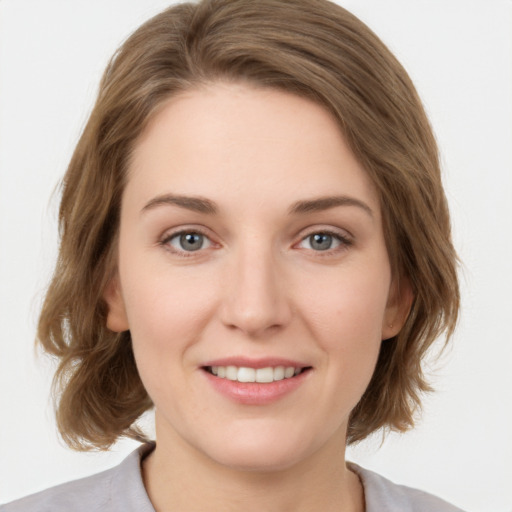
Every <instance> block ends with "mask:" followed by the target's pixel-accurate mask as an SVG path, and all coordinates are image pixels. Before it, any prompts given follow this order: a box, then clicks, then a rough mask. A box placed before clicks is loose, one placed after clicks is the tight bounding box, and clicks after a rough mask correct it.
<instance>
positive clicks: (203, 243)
mask: <svg viewBox="0 0 512 512" xmlns="http://www.w3.org/2000/svg"><path fill="white" fill-rule="evenodd" d="M162 244H163V245H167V246H170V247H171V248H172V250H173V251H174V252H196V251H199V250H201V249H207V248H208V247H210V246H211V245H212V242H211V240H210V239H209V238H208V237H207V236H206V235H203V234H202V233H199V232H197V231H180V232H179V233H174V234H172V235H170V236H168V237H166V238H165V239H164V240H163V241H162Z"/></svg>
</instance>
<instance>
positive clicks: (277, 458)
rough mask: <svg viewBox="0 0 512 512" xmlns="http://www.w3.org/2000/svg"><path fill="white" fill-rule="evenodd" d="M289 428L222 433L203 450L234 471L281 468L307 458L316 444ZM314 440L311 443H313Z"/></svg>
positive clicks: (287, 467)
mask: <svg viewBox="0 0 512 512" xmlns="http://www.w3.org/2000/svg"><path fill="white" fill-rule="evenodd" d="M317 442H318V441H316V442H314V441H313V442H312V443H308V442H307V438H306V439H305V438H304V436H302V437H301V436H296V435H294V433H293V432H290V431H288V432H284V433H283V432H277V433H276V432H274V433H272V432H268V431H266V432H265V431H260V432H256V433H255V432H253V435H250V436H247V435H243V436H236V435H226V436H225V437H224V438H223V440H222V441H220V440H219V442H217V443H214V446H212V447H211V448H212V449H208V448H206V447H205V448H206V449H205V452H206V454H207V455H208V456H209V457H210V458H211V459H212V460H214V461H215V462H217V463H218V464H220V465H222V466H224V467H226V468H230V469H233V470H237V471H248V472H276V471H284V470H287V469H290V468H292V467H293V466H295V465H297V464H299V463H301V461H303V460H306V459H308V458H309V457H310V456H311V455H312V454H313V453H314V452H315V451H316V450H318V449H319V446H316V444H317ZM313 443H314V445H313Z"/></svg>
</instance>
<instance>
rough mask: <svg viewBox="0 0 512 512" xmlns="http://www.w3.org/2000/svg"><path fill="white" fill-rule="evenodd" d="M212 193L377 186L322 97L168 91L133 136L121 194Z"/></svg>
mask: <svg viewBox="0 0 512 512" xmlns="http://www.w3.org/2000/svg"><path fill="white" fill-rule="evenodd" d="M132 192H136V193H137V195H138V196H139V197H140V198H141V200H143V199H145V200H149V199H150V197H151V196H152V195H155V194H158V193H160V194H161V193H165V192H167V193H171V192H172V193H180V194H188V195H202V196H205V197H210V198H212V199H213V200H215V201H218V202H220V203H222V202H226V203H229V202H231V203H236V202H244V203H245V204H246V205H247V206H249V205H251V204H258V205H259V206H260V207H261V206H264V205H265V203H269V204H268V205H267V206H270V203H271V202H272V201H274V202H275V201H276V200H277V201H278V202H280V203H282V204H283V205H284V204H286V203H287V202H288V203H290V202H293V200H294V199H295V200H296V199H297V198H299V197H300V196H305V195H307V196H326V195H333V194H335V193H340V194H341V193H350V194H352V195H355V196H358V197H360V198H361V199H364V200H365V201H366V202H369V203H371V204H372V206H373V208H374V209H378V198H377V195H376V191H375V188H374V186H373V184H372V182H371V180H370V179H369V177H368V176H367V174H366V172H365V171H364V169H363V167H362V166H361V164H360V163H359V162H358V161H357V159H356V158H355V156H354V155H353V153H352V151H351V150H350V148H349V147H348V144H347V143H346V141H345V139H344V137H343V134H342V132H341V130H340V128H339V126H338V123H337V121H336V119H335V118H334V117H333V116H332V114H331V113H329V112H328V111H327V109H325V108H324V107H322V106H321V105H319V104H317V103H314V102H312V101H310V100H308V99H305V98H303V97H300V96H297V95H293V94H290V93H287V92H283V91H280V90H276V89H263V88H256V87H252V86H248V85H241V84H225V83H218V84H211V85H208V86H206V87H202V88H197V89H192V90H189V91H186V92H183V93H180V94H178V95H176V96H173V97H171V98H170V99H169V100H167V101H166V102H165V103H164V104H162V106H161V107H160V109H159V111H158V113H157V114H156V115H155V116H154V118H153V119H152V120H151V122H150V123H149V124H148V127H147V128H146V130H145V131H144V133H143V134H142V136H141V137H140V138H139V140H138V141H137V144H136V145H135V149H134V152H133V156H132V160H131V164H130V167H129V176H128V186H127V190H126V194H132Z"/></svg>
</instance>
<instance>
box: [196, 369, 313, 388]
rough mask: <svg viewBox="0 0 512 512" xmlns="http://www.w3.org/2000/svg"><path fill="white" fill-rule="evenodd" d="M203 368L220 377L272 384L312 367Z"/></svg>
mask: <svg viewBox="0 0 512 512" xmlns="http://www.w3.org/2000/svg"><path fill="white" fill-rule="evenodd" d="M202 369H203V370H204V371H206V372H207V373H209V374H211V375H214V376H215V377H217V378H219V379H226V380H231V381H236V382H256V383H260V384H270V383H272V382H278V381H282V380H287V379H292V378H293V377H297V376H298V375H300V374H302V373H305V372H307V371H309V370H311V369H312V367H311V366H304V367H297V366H281V365H280V366H266V367H264V368H251V367H248V366H233V365H229V366H203V367H202Z"/></svg>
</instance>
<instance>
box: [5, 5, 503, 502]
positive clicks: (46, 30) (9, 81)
mask: <svg viewBox="0 0 512 512" xmlns="http://www.w3.org/2000/svg"><path fill="white" fill-rule="evenodd" d="M255 1H257V0H255ZM169 3H170V2H169V0H72V1H71V0H0V414H1V417H0V502H5V501H9V500H11V499H14V498H17V497H20V496H22V495H25V494H28V493H31V492H34V491H37V490H40V489H43V488H46V487H48V486H50V485H54V484H57V483H60V482H63V481H67V480H71V479H74V478H78V477H81V476H85V475H88V474H91V473H94V472H97V471H99V470H101V469H104V468H107V467H110V466H112V465H114V464H116V463H118V462H119V461H120V460H121V459H122V458H123V457H124V456H125V454H127V453H128V452H129V451H131V450H132V449H133V448H134V447H135V446H136V444H135V443H132V442H130V441H123V442H120V443H119V444H117V445H116V446H115V447H114V448H113V449H112V451H111V452H108V453H92V454H83V453H74V452H72V451H71V450H69V449H67V448H66V447H64V446H63V444H62V443H61V442H60V441H59V439H58V437H57V434H56V432H55V425H54V420H53V410H52V405H51V402H50V400H49V386H50V382H51V376H52V368H53V366H52V364H51V362H50V361H48V360H47V359H46V358H44V357H43V358H41V357H39V358H37V357H36V355H35V354H34V350H33V339H34V333H35V324H36V320H37V313H38V308H39V306H40V303H41V299H42V295H43V293H44V288H45V285H46V284H47V282H48V279H49V276H50V273H51V271H52V265H53V262H54V260H55V257H56V248H57V228H56V213H57V208H58V194H57V195H54V196H53V199H52V198H51V196H52V193H53V192H54V190H55V188H56V186H57V184H58V182H59V179H60V178H61V176H62V175H63V173H64V171H65V168H66V165H67V162H68V160H69V158H70V155H71V152H72V150H73V147H74V144H75V143H76V141H77V139H78V136H79V133H80V130H81V128H82V127H83V125H84V123H85V121H86V119H87V115H88V112H89V111H90V108H91V105H92V102H93V100H94V97H95V93H96V90H97V85H98V82H99V78H100V75H101V72H102V70H103V68H104V67H105V64H106V62H107V60H108V58H109V57H110V55H111V54H112V53H113V51H114V50H115V49H116V47H117V46H118V45H119V43H120V42H121V41H122V40H124V39H125V38H126V37H127V36H128V34H129V33H130V32H131V31H133V30H134V29H135V28H136V27H137V26H138V25H140V23H141V22H142V21H144V20H146V19H147V18H149V17H150V16H151V15H153V14H155V13H157V12H158V11H159V10H161V9H163V8H164V7H166V6H168V5H169ZM340 3H341V4H342V5H343V6H345V7H347V8H348V9H349V10H351V11H352V12H354V13H355V14H356V15H358V16H359V17H360V18H361V19H362V20H363V21H365V22H366V23H367V24H368V25H369V26H370V27H371V28H372V29H373V30H375V32H376V33H377V34H378V35H379V36H380V37H381V38H382V39H383V40H384V42H385V43H386V44H388V46H389V47H390V48H391V50H392V51H394V52H395V54H396V55H397V56H398V58H399V59H400V60H401V62H402V63H403V64H404V66H405V67H406V69H407V70H408V72H409V73H410V75H411V76H412V78H413V80H414V81H415V83H416V85H417V88H418V90H419V93H420V95H421V97H422V98H423V100H424V102H425V105H426V109H427V111H428V114H429V116H430V118H431V121H432V124H433V126H434V129H435V132H436V134H437V138H438V140H439V144H440V148H441V154H442V163H443V172H444V181H445V186H446V190H447V195H448V199H449V202H450V206H451V211H452V217H453V226H454V237H455V244H456V247H457V249H458V251H459V253H460V257H461V259H462V261H463V267H462V269H461V284H462V294H463V308H462V315H461V319H460V323H459V327H458V330H457V333H456V335H455V337H454V339H453V344H452V348H451V349H450V350H448V351H447V352H446V353H445V354H444V355H443V357H442V358H441V359H440V360H439V361H437V362H435V361H432V363H431V364H429V373H431V376H432V382H433V384H434V386H435V387H436V389H437V390H438V391H437V393H436V394H433V395H431V396H429V397H427V398H426V400H425V408H424V413H423V417H422V420H421V421H420V422H419V424H418V427H417V429H415V430H414V431H413V432H411V433H408V434H406V435H403V436H399V435H391V436H389V437H388V438H387V439H386V440H385V441H384V443H383V444H382V446H381V441H382V439H381V437H379V436H376V437H374V438H372V439H370V440H369V441H368V442H364V443H362V444H361V445H359V446H357V447H356V448H355V449H350V450H349V458H351V459H352V460H354V461H356V462H358V463H359V464H361V465H363V466H366V467H368V468H370V469H374V470H376V471H379V472H381V473H383V474H384V475H385V476H387V477H388V478H390V479H392V480H395V481H397V482H400V483H404V484H407V485H411V486H415V487H420V488H423V489H425V490H428V491H430V492H433V493H435V494H438V495H440V496H442V497H444V498H445V499H447V500H449V501H452V502H454V503H455V504H457V505H459V506H460V507H462V508H464V509H465V510H468V511H470V512H477V511H479V512H510V511H512V468H511V462H510V461H512V372H511V370H510V368H511V365H512V335H511V329H510V323H511V317H512V299H511V294H512V272H511V262H512V149H511V148H512V2H511V1H510V0H414V1H411V0H386V1H383V0H346V1H340ZM150 420H151V418H150V417H149V418H148V424H149V423H150ZM148 428H150V427H148Z"/></svg>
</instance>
